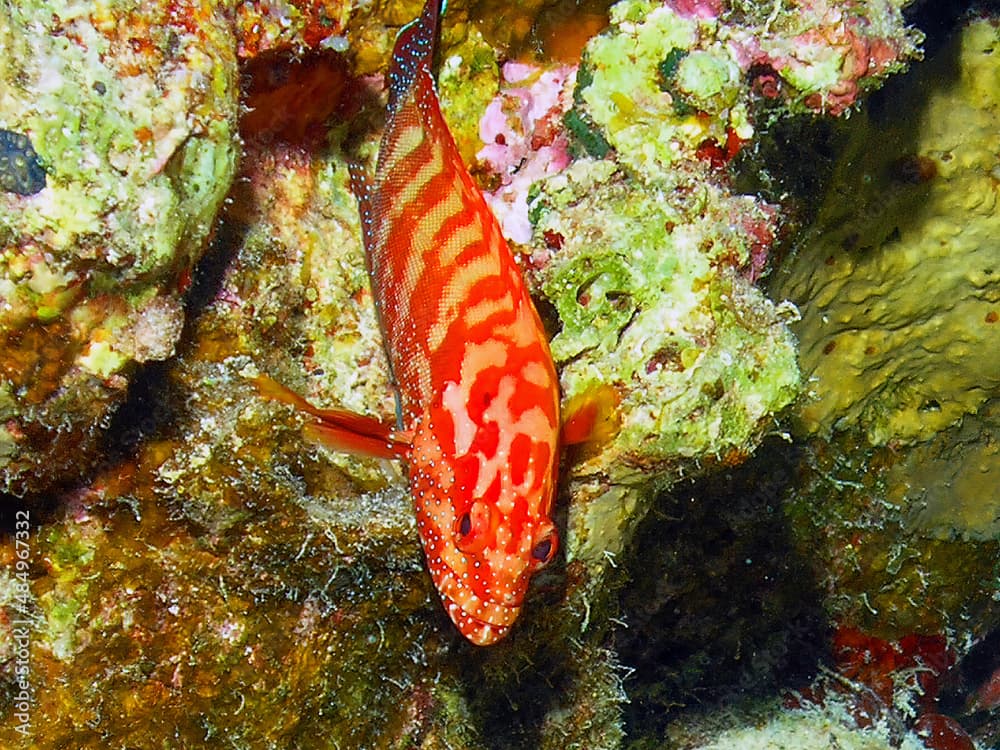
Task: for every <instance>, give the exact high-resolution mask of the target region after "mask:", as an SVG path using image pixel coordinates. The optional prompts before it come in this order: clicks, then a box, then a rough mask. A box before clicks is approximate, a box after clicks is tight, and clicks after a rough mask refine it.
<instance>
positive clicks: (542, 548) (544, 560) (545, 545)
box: [531, 529, 559, 567]
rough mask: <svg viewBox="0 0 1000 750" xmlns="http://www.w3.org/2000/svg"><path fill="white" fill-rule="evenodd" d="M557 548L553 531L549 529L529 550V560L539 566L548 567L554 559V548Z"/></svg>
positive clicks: (557, 542) (556, 538)
mask: <svg viewBox="0 0 1000 750" xmlns="http://www.w3.org/2000/svg"><path fill="white" fill-rule="evenodd" d="M558 546H559V541H558V537H557V536H556V530H555V529H549V530H548V532H547V533H546V534H545V536H543V537H542V538H541V539H540V540H538V541H537V542H535V546H534V547H532V548H531V559H532V560H534V562H535V563H536V564H537V565H538V566H539V567H541V566H543V565H548V564H549V563H550V562H552V558H553V557H555V554H556V548H557V547H558Z"/></svg>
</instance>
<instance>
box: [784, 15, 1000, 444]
mask: <svg viewBox="0 0 1000 750" xmlns="http://www.w3.org/2000/svg"><path fill="white" fill-rule="evenodd" d="M997 43H998V36H997V30H996V27H995V25H993V24H991V23H989V22H986V21H984V22H980V23H974V24H971V25H970V26H969V27H968V29H967V30H966V31H965V32H964V33H963V34H962V35H961V36H960V38H958V39H957V40H956V41H955V42H954V43H953V44H952V45H951V46H950V47H949V48H948V49H947V50H944V51H942V52H941V53H939V55H938V56H937V58H935V60H933V61H930V62H928V63H927V64H926V65H924V66H921V68H920V70H919V72H915V74H914V76H913V77H912V80H907V81H906V83H905V84H904V85H900V87H899V88H898V89H895V90H894V92H893V97H892V102H893V103H892V104H891V105H886V106H887V107H888V106H891V107H892V111H891V112H889V111H885V112H882V111H880V110H869V111H865V112H860V113H858V115H857V116H856V117H853V118H851V120H850V122H849V123H848V124H849V126H850V130H851V133H852V143H853V145H852V146H851V147H850V148H849V151H848V153H845V154H844V156H843V157H842V159H841V162H840V167H839V174H837V175H835V178H834V182H833V184H832V186H831V188H830V190H829V193H828V195H827V199H826V201H825V203H824V205H823V207H822V208H821V210H820V214H819V217H818V220H817V222H816V224H815V226H814V227H812V228H811V229H809V230H807V234H806V236H805V237H804V238H803V239H802V240H801V241H800V242H799V243H798V250H797V252H796V254H795V256H794V257H793V258H791V259H790V261H789V262H787V263H785V264H784V265H783V267H782V269H781V272H780V274H778V275H777V276H776V278H775V280H774V281H775V283H774V285H773V292H774V293H775V294H776V295H777V296H779V297H787V298H788V299H791V300H792V301H793V302H795V303H796V304H797V305H798V306H799V309H800V310H801V312H802V321H801V322H800V323H799V324H797V325H796V326H795V331H796V334H797V335H798V337H799V341H800V350H801V361H802V369H803V371H804V372H805V373H807V374H809V376H810V377H811V378H812V379H813V384H812V386H811V391H812V396H811V397H810V398H809V399H808V400H807V401H806V403H804V404H803V406H802V408H801V409H800V410H799V412H798V423H799V426H798V429H799V431H800V432H801V433H803V434H817V435H820V436H824V437H825V436H829V435H830V434H831V433H833V432H835V431H837V430H838V429H852V430H856V429H861V430H863V434H864V436H865V438H866V439H867V440H868V441H869V442H870V443H871V444H873V445H887V444H895V445H898V444H901V443H904V444H905V443H912V442H915V441H919V440H926V439H927V438H929V437H931V436H933V435H934V434H935V433H936V432H937V431H939V430H941V429H944V428H946V427H948V426H949V425H952V424H954V423H955V422H956V421H958V420H959V419H960V418H961V417H962V416H963V415H964V414H970V413H973V412H975V411H976V409H977V408H978V407H979V406H980V404H982V403H983V402H984V401H986V400H987V399H989V398H991V397H995V396H997V395H998V393H1000V371H998V369H997V367H996V355H995V353H996V352H997V351H1000V269H998V268H997V264H996V262H995V260H996V247H995V243H994V241H993V240H992V238H995V237H996V236H997V235H998V234H1000V212H998V211H997V190H996V184H997V180H998V179H1000V177H998V175H1000V171H998V170H1000V167H998V165H997V160H996V154H997V152H998V151H1000V128H998V123H1000V87H998V86H997V84H996V81H997V77H998V76H1000V56H998V55H997V54H996V52H995V50H996V45H997ZM872 144H878V147H874V148H872V147H868V146H869V145H872Z"/></svg>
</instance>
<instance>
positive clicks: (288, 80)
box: [240, 53, 347, 143]
mask: <svg viewBox="0 0 1000 750" xmlns="http://www.w3.org/2000/svg"><path fill="white" fill-rule="evenodd" d="M245 80H246V85H245V86H244V91H243V95H244V102H245V104H246V106H247V108H248V109H249V110H250V111H249V112H247V114H245V115H244V116H243V119H242V120H241V121H240V133H241V134H242V135H243V136H244V137H246V138H253V137H259V136H262V135H271V136H273V137H276V138H278V139H280V140H283V141H286V142H289V143H302V142H303V141H304V140H306V138H307V136H308V135H309V133H310V132H312V131H313V130H315V129H319V128H320V127H321V126H322V125H323V123H324V122H325V121H326V120H327V119H328V118H329V117H330V115H332V114H333V113H334V111H335V110H336V109H337V107H338V105H339V104H340V103H341V99H342V95H343V93H344V89H345V87H346V84H347V65H346V63H345V62H344V60H343V59H342V58H341V57H340V56H339V55H335V54H323V53H313V54H309V55H306V56H305V57H303V58H297V59H293V58H292V57H291V56H289V55H287V54H273V55H262V56H261V57H259V58H257V59H255V60H254V61H253V62H251V63H250V64H248V65H247V67H246V79H245Z"/></svg>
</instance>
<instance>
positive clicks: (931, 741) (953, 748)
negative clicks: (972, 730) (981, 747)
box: [913, 713, 976, 750]
mask: <svg viewBox="0 0 1000 750" xmlns="http://www.w3.org/2000/svg"><path fill="white" fill-rule="evenodd" d="M913 731H914V733H915V734H916V735H917V736H918V737H919V738H920V740H921V741H922V742H923V743H924V746H925V747H926V748H928V750H976V745H975V743H973V741H972V739H971V738H970V737H969V735H968V734H966V733H965V730H964V729H962V725H961V724H959V723H958V722H957V721H955V720H954V719H952V718H951V717H949V716H944V715H942V714H935V713H928V714H924V715H923V716H921V717H920V718H919V719H917V722H916V723H915V724H914V725H913Z"/></svg>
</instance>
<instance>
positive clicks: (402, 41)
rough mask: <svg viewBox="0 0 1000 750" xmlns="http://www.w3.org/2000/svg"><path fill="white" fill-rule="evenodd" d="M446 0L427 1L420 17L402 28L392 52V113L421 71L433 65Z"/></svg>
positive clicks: (390, 99)
mask: <svg viewBox="0 0 1000 750" xmlns="http://www.w3.org/2000/svg"><path fill="white" fill-rule="evenodd" d="M446 6H447V3H446V2H445V0H427V3H426V5H424V10H423V12H422V13H421V14H420V17H419V18H417V19H416V20H414V21H412V22H410V23H409V24H407V25H406V26H404V27H403V28H402V30H401V31H400V32H399V36H397V37H396V46H395V47H394V48H393V50H392V64H391V65H390V67H389V111H390V112H392V111H394V110H395V109H396V104H397V103H398V102H399V101H400V99H403V98H405V94H406V92H407V91H408V90H409V89H410V87H411V86H412V85H413V83H414V81H415V80H416V78H417V73H418V72H419V71H420V70H424V69H426V70H427V71H430V69H431V68H432V67H433V66H434V53H435V51H436V49H437V42H438V36H439V35H440V30H441V16H442V15H444V11H445V7H446Z"/></svg>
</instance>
